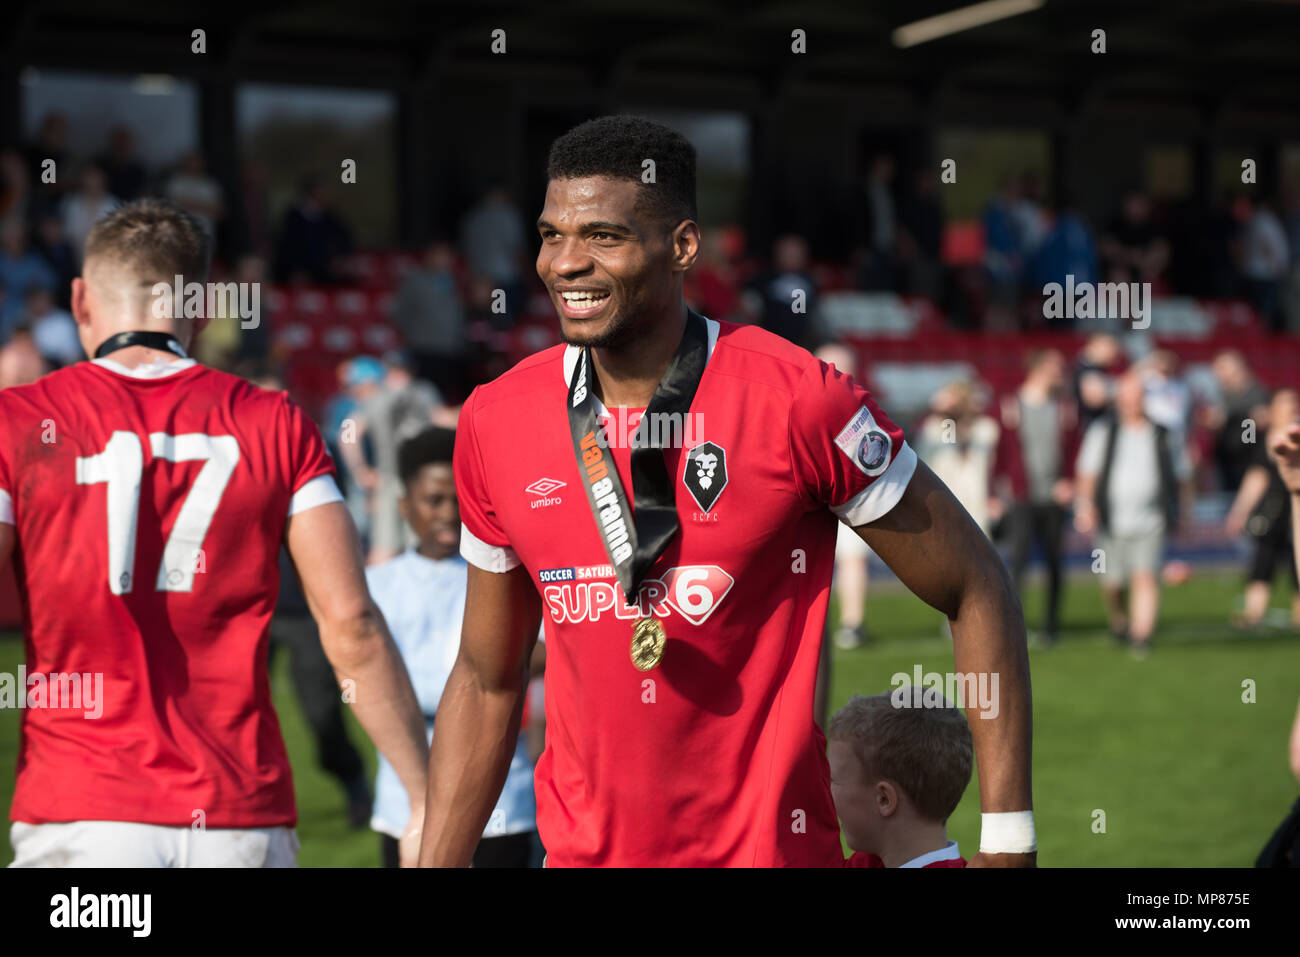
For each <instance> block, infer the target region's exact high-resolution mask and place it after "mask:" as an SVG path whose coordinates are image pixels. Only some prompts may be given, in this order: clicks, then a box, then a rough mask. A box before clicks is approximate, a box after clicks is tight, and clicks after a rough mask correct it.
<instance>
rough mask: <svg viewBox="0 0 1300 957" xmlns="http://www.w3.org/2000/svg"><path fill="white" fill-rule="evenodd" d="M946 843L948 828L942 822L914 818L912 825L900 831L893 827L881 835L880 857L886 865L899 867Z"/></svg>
mask: <svg viewBox="0 0 1300 957" xmlns="http://www.w3.org/2000/svg"><path fill="white" fill-rule="evenodd" d="M899 823H900V824H901V823H902V822H901V821H900V822H899ZM947 844H948V830H947V828H945V827H944V826H943V825H942V824H933V823H930V822H925V821H919V820H916V821H914V822H913V824H912V826H910V827H907V828H905V829H903V830H901V831H900V830H897V829H893V830H891V832H890V833H887V834H885V835H884V836H883V837H882V839H881V848H880V852H879V853H880V859H881V860H882V861H884V862H885V866H886V867H899V866H901V865H903V864H906V863H907V862H908V861H911V860H915V859H916V858H918V857H920V856H921V855H922V854H929V853H930V852H931V851H938V850H941V849H943V848H944V847H946V846H947Z"/></svg>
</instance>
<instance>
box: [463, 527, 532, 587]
mask: <svg viewBox="0 0 1300 957" xmlns="http://www.w3.org/2000/svg"><path fill="white" fill-rule="evenodd" d="M460 557H461V558H463V559H465V561H467V562H469V563H470V564H471V565H473V566H474V567H475V568H481V569H483V570H484V571H485V572H494V573H496V574H498V575H500V574H502V573H504V572H508V571H510V569H512V568H518V567H519V565H520V561H519V556H518V555H516V554H515V551H514V549H513V548H503V547H502V546H500V545H489V544H488V543H487V542H485V541H483V540H482V539H480V538H476V537H475V536H474V533H473V532H471V531H470V530H469V529H468V528H466V527H465V523H464V522H462V523H461V525H460Z"/></svg>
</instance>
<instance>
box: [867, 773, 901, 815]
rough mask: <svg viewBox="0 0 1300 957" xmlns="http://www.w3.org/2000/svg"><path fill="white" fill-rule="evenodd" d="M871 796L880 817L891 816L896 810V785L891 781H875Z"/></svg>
mask: <svg viewBox="0 0 1300 957" xmlns="http://www.w3.org/2000/svg"><path fill="white" fill-rule="evenodd" d="M872 797H873V798H874V799H875V802H876V811H877V812H878V813H879V814H880V816H881V817H891V816H893V815H894V814H895V813H897V811H898V787H897V785H895V784H894V782H893V781H877V782H876V786H875V788H874V789H873V792H872Z"/></svg>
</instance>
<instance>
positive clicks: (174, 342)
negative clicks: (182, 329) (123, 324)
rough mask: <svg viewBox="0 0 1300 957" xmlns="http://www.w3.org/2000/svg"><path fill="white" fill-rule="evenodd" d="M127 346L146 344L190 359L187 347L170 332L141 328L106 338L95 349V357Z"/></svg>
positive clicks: (150, 347)
mask: <svg viewBox="0 0 1300 957" xmlns="http://www.w3.org/2000/svg"><path fill="white" fill-rule="evenodd" d="M127 346H145V347H146V348H149V349H161V350H162V351H163V352H174V353H175V354H176V355H178V356H180V357H181V358H182V359H188V358H189V356H187V355H186V354H185V348H184V347H183V346H182V345H181V341H180V340H179V339H177V338H176V337H175V336H173V335H172V334H171V333H170V332H145V331H144V330H141V329H132V330H131V331H130V332H119V333H118V334H117V335H115V336H110V337H109V338H107V339H105V340H104V342H103V344H102V345H101V346H100V347H99V348H98V349H96V350H95V358H96V359H98V358H100V357H102V356H106V355H108V354H109V353H110V352H116V351H117V350H118V349H125V348H126V347H127Z"/></svg>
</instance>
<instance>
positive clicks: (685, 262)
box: [672, 219, 700, 272]
mask: <svg viewBox="0 0 1300 957" xmlns="http://www.w3.org/2000/svg"><path fill="white" fill-rule="evenodd" d="M672 242H673V265H674V266H675V267H676V268H677V270H678V271H680V272H685V271H686V270H688V269H690V268H691V267H692V266H694V265H695V260H697V259H699V258H700V227H699V225H698V224H697V223H696V222H695V221H694V220H692V219H683V220H682V221H681V222H680V223H678V224H677V228H676V229H674V230H673V237H672Z"/></svg>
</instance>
